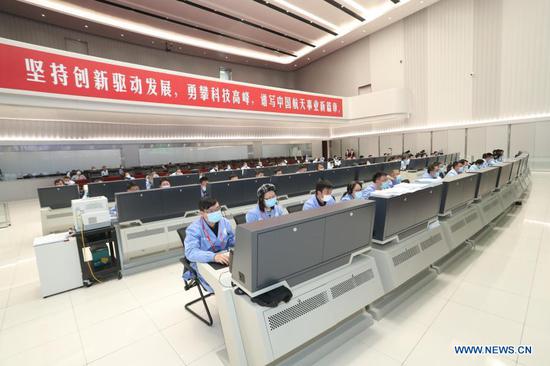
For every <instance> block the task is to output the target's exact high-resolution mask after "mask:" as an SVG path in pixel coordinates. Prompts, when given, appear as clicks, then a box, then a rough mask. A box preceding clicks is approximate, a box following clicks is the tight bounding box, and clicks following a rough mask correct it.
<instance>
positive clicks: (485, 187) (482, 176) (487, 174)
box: [467, 167, 500, 199]
mask: <svg viewBox="0 0 550 366" xmlns="http://www.w3.org/2000/svg"><path fill="white" fill-rule="evenodd" d="M499 171H500V167H491V168H483V169H480V170H476V171H470V172H467V174H477V175H479V178H478V182H477V188H476V198H477V199H479V198H482V197H484V196H486V195H488V194H489V193H491V192H493V191H494V190H495V189H496V187H497V182H498V174H499Z"/></svg>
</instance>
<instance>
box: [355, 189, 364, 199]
mask: <svg viewBox="0 0 550 366" xmlns="http://www.w3.org/2000/svg"><path fill="white" fill-rule="evenodd" d="M353 197H354V198H355V199H356V200H360V199H361V198H363V191H358V192H355V193H354V194H353Z"/></svg>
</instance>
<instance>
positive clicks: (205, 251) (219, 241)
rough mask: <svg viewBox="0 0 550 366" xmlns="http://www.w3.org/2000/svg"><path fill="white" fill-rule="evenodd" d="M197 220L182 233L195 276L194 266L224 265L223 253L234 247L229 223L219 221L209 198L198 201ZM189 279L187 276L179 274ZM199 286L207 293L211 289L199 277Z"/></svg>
mask: <svg viewBox="0 0 550 366" xmlns="http://www.w3.org/2000/svg"><path fill="white" fill-rule="evenodd" d="M199 211H200V218H198V219H197V220H195V221H194V222H193V223H192V224H191V225H189V226H188V227H187V229H186V230H185V242H184V246H185V257H186V258H187V259H188V260H189V261H190V262H191V266H192V267H193V268H194V269H195V270H196V271H197V272H198V268H197V263H207V262H217V263H220V264H224V265H228V264H229V256H228V255H226V254H225V253H220V252H225V251H226V250H227V249H229V248H231V247H233V246H234V245H235V234H234V233H233V229H232V228H231V224H230V223H229V221H228V220H227V219H226V218H225V217H223V215H222V212H221V210H220V204H219V203H218V200H216V199H215V198H211V197H205V198H201V200H200V201H199ZM183 276H184V278H185V279H190V278H191V274H190V273H184V274H183ZM199 279H200V281H201V284H202V285H203V287H204V288H205V289H206V290H207V291H208V292H213V290H212V288H211V287H210V286H209V285H208V283H206V281H204V279H203V278H202V277H200V275H199Z"/></svg>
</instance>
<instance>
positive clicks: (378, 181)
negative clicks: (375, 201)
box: [361, 172, 388, 199]
mask: <svg viewBox="0 0 550 366" xmlns="http://www.w3.org/2000/svg"><path fill="white" fill-rule="evenodd" d="M387 177H388V175H387V174H386V173H384V172H377V173H374V175H373V176H372V182H371V184H369V185H368V186H367V187H366V188H365V189H363V191H362V192H361V196H362V198H364V199H368V198H369V197H370V195H371V194H372V192H374V191H379V190H381V189H385V188H388V187H387V184H385V182H386V179H387Z"/></svg>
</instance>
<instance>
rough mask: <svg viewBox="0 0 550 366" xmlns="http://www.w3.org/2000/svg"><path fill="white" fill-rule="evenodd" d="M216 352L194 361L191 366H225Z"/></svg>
mask: <svg viewBox="0 0 550 366" xmlns="http://www.w3.org/2000/svg"><path fill="white" fill-rule="evenodd" d="M216 351H217V350H215V351H212V352H210V353H208V354H207V355H206V356H203V357H201V358H199V359H198V360H196V361H193V362H191V363H190V364H189V366H225V364H224V363H223V362H222V361H221V360H220V359H219V357H218V355H217V354H216Z"/></svg>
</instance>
